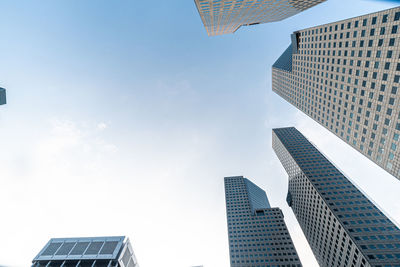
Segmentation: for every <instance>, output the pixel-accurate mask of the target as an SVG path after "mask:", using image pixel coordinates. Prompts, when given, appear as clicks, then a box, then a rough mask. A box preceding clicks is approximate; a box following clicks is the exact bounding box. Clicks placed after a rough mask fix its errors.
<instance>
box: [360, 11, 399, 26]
mask: <svg viewBox="0 0 400 267" xmlns="http://www.w3.org/2000/svg"><path fill="white" fill-rule="evenodd" d="M398 20H400V12H396V14H394V21H398ZM365 24H367V23H366V22H365Z"/></svg>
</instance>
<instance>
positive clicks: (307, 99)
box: [272, 7, 400, 179]
mask: <svg viewBox="0 0 400 267" xmlns="http://www.w3.org/2000/svg"><path fill="white" fill-rule="evenodd" d="M399 24H400V7H396V8H392V9H389V10H384V11H380V12H376V13H372V14H368V15H365V16H360V17H356V18H351V19H347V20H343V21H339V22H334V23H330V24H325V25H321V26H316V27H312V28H308V29H304V30H300V31H297V32H295V33H294V34H292V38H291V40H292V44H291V45H290V46H289V48H288V49H287V50H286V51H285V52H284V53H283V55H282V56H281V57H280V58H279V59H278V60H277V61H276V62H275V64H274V65H273V67H272V90H273V91H274V92H276V93H277V94H278V95H280V96H281V97H282V98H284V99H285V100H287V101H288V102H289V103H291V104H292V105H294V106H295V107H297V108H298V109H300V110H301V111H303V112H304V113H305V114H307V115H308V116H310V117H311V118H312V119H314V120H315V121H317V122H318V123H319V124H321V125H322V126H324V127H325V128H326V129H328V130H329V131H331V132H332V133H334V134H335V135H336V136H338V137H339V138H340V139H342V140H343V141H344V142H346V143H347V144H349V145H350V146H352V147H353V148H355V149H356V150H358V151H359V152H360V153H362V154H363V155H365V156H366V157H368V158H369V159H370V160H372V161H373V162H375V163H376V164H378V165H379V166H380V167H382V168H383V169H385V170H386V171H387V172H389V173H391V174H392V175H394V176H395V177H397V178H398V179H400V148H399V146H400V140H399V139H400V138H399V136H400V92H399V89H400V83H399V82H400V29H399V26H400V25H399Z"/></svg>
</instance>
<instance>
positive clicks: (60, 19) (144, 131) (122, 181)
mask: <svg viewBox="0 0 400 267" xmlns="http://www.w3.org/2000/svg"><path fill="white" fill-rule="evenodd" d="M350 2H351V3H350ZM395 5H396V3H395V2H393V1H392V2H390V1H389V2H385V1H367V0H351V1H348V0H328V1H327V2H325V3H322V4H320V5H318V6H316V7H314V8H312V9H309V10H307V11H305V12H302V13H300V14H298V15H296V16H294V17H291V18H289V19H286V20H284V21H281V22H276V23H269V24H262V25H257V26H252V27H243V28H241V29H239V30H238V31H237V32H236V33H235V34H231V35H224V36H218V37H208V36H207V34H206V31H205V29H204V27H203V25H202V22H201V19H200V16H199V15H198V13H197V10H196V7H195V4H194V2H193V1H191V0H185V1H182V0H169V1H165V0H153V1H148V0H146V1H138V0H113V1H109V0H107V1H106V0H85V1H81V0H58V1H53V0H20V1H15V0H2V1H0V10H1V11H2V15H1V16H0V36H1V42H0V60H1V64H0V86H1V87H4V88H6V89H7V98H8V99H7V100H8V104H7V105H4V106H0V148H1V149H0V170H1V175H0V218H1V227H0V265H4V266H7V267H10V266H11V267H26V266H30V262H31V260H32V259H33V258H34V257H35V256H36V254H37V253H38V252H39V251H40V250H41V248H42V247H43V246H44V245H45V244H46V243H47V241H48V240H49V239H50V238H52V237H82V236H108V235H126V236H128V237H129V238H130V240H131V242H132V246H133V249H134V251H135V254H136V257H137V258H138V261H139V264H140V265H141V266H142V267H145V266H146V267H153V266H154V267H157V266H164V267H188V266H193V265H204V266H205V267H228V266H229V250H228V236H227V225H226V213H225V198H224V188H223V177H224V176H232V175H243V176H245V177H247V178H249V179H250V180H251V181H253V182H254V183H256V184H257V185H258V186H260V187H261V188H263V189H265V191H266V193H267V195H268V198H269V201H270V203H271V205H272V206H274V207H280V208H281V209H282V210H283V213H284V215H285V221H286V223H287V225H288V228H289V232H290V234H291V235H292V238H293V241H294V243H295V246H296V248H297V251H298V253H299V256H300V258H301V261H302V263H303V265H304V266H307V267H308V266H310V267H316V266H318V265H317V263H316V261H315V259H314V257H313V255H312V252H311V249H310V247H309V246H308V244H307V241H306V239H305V237H304V235H303V233H302V231H301V228H300V227H299V225H298V224H297V222H296V218H295V216H294V214H293V212H292V210H291V209H290V208H289V207H288V206H287V204H286V201H285V198H286V193H287V175H286V173H285V171H284V169H283V167H282V166H281V164H280V163H279V160H278V159H277V157H276V155H275V154H274V152H273V150H272V148H271V130H272V128H276V127H285V126H295V127H297V128H298V129H299V130H300V131H301V132H302V133H303V134H304V135H305V136H306V137H307V138H309V139H310V141H312V142H313V143H314V144H315V145H316V146H317V147H318V148H320V149H321V151H322V152H323V153H325V154H326V155H327V156H328V157H329V158H330V159H331V160H332V161H333V162H334V163H335V164H336V165H337V166H338V167H339V168H340V169H341V170H342V171H343V172H344V173H345V174H346V175H347V176H348V177H349V178H351V180H352V181H354V182H355V183H356V184H357V185H358V186H359V187H360V188H361V189H362V190H363V191H364V192H365V193H366V194H367V195H368V196H369V197H370V198H371V199H372V200H373V201H374V202H375V203H376V204H377V205H378V206H379V207H381V208H382V209H383V210H384V212H385V213H386V214H388V215H389V216H390V217H391V218H392V219H393V220H394V221H397V222H400V203H399V202H398V201H394V200H397V199H398V192H400V181H398V180H397V179H395V178H394V177H392V176H391V175H390V174H388V173H386V172H385V171H383V170H382V169H380V168H379V167H378V166H376V165H375V164H374V163H372V162H371V161H369V160H368V159H367V158H365V157H364V156H362V155H361V154H359V153H358V152H357V151H355V150H354V149H352V148H351V147H350V146H348V145H346V144H345V143H344V142H343V141H341V140H339V138H337V137H335V136H334V135H333V134H331V133H330V132H329V131H328V130H326V129H325V128H323V127H322V126H320V125H319V124H317V123H316V122H314V121H312V120H311V119H310V118H308V117H307V116H306V115H304V114H303V113H301V112H300V111H298V110H296V109H295V108H294V107H292V106H291V105H290V104H288V103H287V102H285V101H284V100H283V99H281V98H280V97H279V96H277V95H276V94H275V93H273V92H272V90H271V66H272V64H273V63H274V61H275V60H276V59H277V58H278V57H279V56H280V54H281V53H283V51H284V50H285V49H286V48H287V46H288V45H289V43H290V34H291V33H292V32H293V31H295V30H299V29H303V28H306V27H311V26H316V25H319V24H324V23H329V22H334V21H337V20H341V19H346V18H350V17H354V16H358V15H364V14H367V13H371V12H375V11H379V10H383V9H387V8H391V7H394V6H395Z"/></svg>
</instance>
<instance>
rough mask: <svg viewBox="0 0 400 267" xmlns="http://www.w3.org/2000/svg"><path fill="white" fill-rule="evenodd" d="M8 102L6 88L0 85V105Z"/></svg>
mask: <svg viewBox="0 0 400 267" xmlns="http://www.w3.org/2000/svg"><path fill="white" fill-rule="evenodd" d="M5 104H7V98H6V89H4V88H1V87H0V105H5Z"/></svg>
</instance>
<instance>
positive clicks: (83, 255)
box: [32, 236, 139, 267]
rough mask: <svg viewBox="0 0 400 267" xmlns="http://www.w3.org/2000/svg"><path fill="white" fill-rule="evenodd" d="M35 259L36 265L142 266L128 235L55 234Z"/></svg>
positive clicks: (34, 266) (36, 266)
mask: <svg viewBox="0 0 400 267" xmlns="http://www.w3.org/2000/svg"><path fill="white" fill-rule="evenodd" d="M32 263H33V264H32V267H42V266H52V267H55V266H60V267H64V266H65V267H66V266H74V267H81V266H82V267H86V266H88V267H89V266H90V267H139V265H138V263H137V261H136V258H135V254H134V253H133V249H132V246H131V243H130V242H129V239H128V238H126V237H124V236H112V237H88V238H52V239H50V241H49V242H48V243H47V244H46V246H44V248H43V249H42V250H41V251H40V252H39V254H38V255H37V256H36V257H35V258H34V259H33V261H32Z"/></svg>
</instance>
